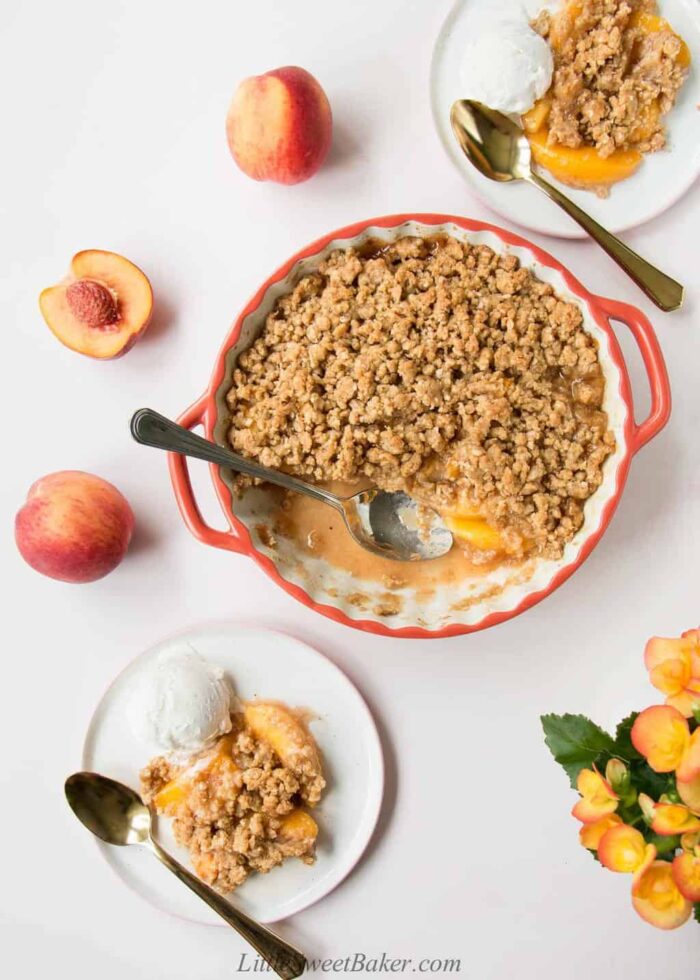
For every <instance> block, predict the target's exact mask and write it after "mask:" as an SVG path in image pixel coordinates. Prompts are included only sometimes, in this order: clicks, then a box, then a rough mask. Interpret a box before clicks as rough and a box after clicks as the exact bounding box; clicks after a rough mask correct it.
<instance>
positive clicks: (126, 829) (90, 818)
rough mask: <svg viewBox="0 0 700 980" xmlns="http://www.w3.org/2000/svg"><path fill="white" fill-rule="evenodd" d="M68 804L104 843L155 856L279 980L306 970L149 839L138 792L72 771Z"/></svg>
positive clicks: (299, 957) (294, 954)
mask: <svg viewBox="0 0 700 980" xmlns="http://www.w3.org/2000/svg"><path fill="white" fill-rule="evenodd" d="M65 791H66V799H67V800H68V803H69V805H70V808H71V810H72V811H73V813H74V814H75V815H76V817H77V818H78V820H80V822H81V823H82V824H84V826H86V827H87V829H88V830H89V831H91V832H92V833H93V834H95V836H96V837H99V838H100V840H103V841H105V843H107V844H117V845H120V846H121V845H125V844H136V845H138V846H140V847H145V848H146V849H147V850H149V851H150V852H151V854H155V856H156V857H157V858H158V860H159V861H161V862H162V863H163V864H164V865H165V867H166V868H167V869H168V870H169V871H172V873H173V874H174V875H175V877H176V878H179V879H180V881H182V882H183V883H184V884H185V885H187V887H188V888H191V889H192V891H193V892H194V893H195V895H198V896H199V897H200V898H201V899H202V900H203V901H205V902H206V903H207V905H208V906H209V907H210V908H212V909H213V910H214V911H215V912H217V913H218V914H219V915H220V916H221V918H222V919H224V921H225V922H227V923H228V925H230V926H231V927H232V928H233V929H235V930H236V932H237V933H238V934H239V935H240V936H242V937H243V938H244V939H245V940H247V942H249V943H250V945H251V946H252V947H253V948H254V949H255V950H256V951H257V952H258V953H259V954H260V955H261V956H262V958H263V959H264V960H265V962H266V963H268V964H269V965H270V967H271V968H272V969H273V970H274V971H275V973H276V974H277V976H279V977H282V978H283V980H294V978H295V977H299V976H301V974H302V973H303V972H304V970H305V968H306V957H305V956H304V954H303V953H300V952H299V950H298V949H296V948H295V947H294V946H291V945H290V944H289V943H287V942H285V940H284V939H280V938H279V936H276V935H275V934H274V933H273V932H270V930H269V929H266V928H265V926H263V925H260V923H258V922H255V921H254V920H253V919H250V918H249V917H248V916H247V915H245V914H244V913H243V912H239V911H238V910H237V909H235V908H233V906H232V905H230V904H229V902H227V901H226V899H225V898H223V897H222V896H221V895H219V894H218V893H217V892H215V891H214V889H213V888H210V887H209V885H205V884H204V882H203V881H200V879H199V878H197V877H195V875H193V874H190V872H189V871H188V870H187V869H186V868H183V866H182V865H181V864H179V863H178V862H177V861H176V860H175V858H173V857H171V856H170V855H169V854H168V853H167V852H166V851H164V850H163V848H162V847H161V846H160V844H159V843H158V842H157V841H155V840H154V839H153V836H152V830H151V812H150V810H149V809H148V807H147V806H146V804H145V803H144V802H143V801H142V800H141V797H140V796H138V794H137V793H135V792H134V791H133V789H130V788H129V787H128V786H125V785H124V784H123V783H118V782H117V781H116V780H114V779H109V778H108V777H107V776H100V775H99V774H98V773H96V772H76V773H74V775H72V776H69V777H68V779H67V780H66V785H65Z"/></svg>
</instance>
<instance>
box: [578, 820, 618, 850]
mask: <svg viewBox="0 0 700 980" xmlns="http://www.w3.org/2000/svg"><path fill="white" fill-rule="evenodd" d="M621 823H622V820H621V819H620V817H618V815H617V814H616V813H609V814H608V816H607V817H602V818H601V819H600V820H596V822H595V823H586V824H584V825H583V827H581V829H580V830H579V832H578V839H579V840H580V841H581V843H582V844H583V846H584V847H585V848H587V849H588V850H589V851H597V850H598V845H599V844H600V841H601V839H602V837H603V835H604V834H606V833H607V832H608V831H609V830H610V828H611V827H617V826H618V824H621Z"/></svg>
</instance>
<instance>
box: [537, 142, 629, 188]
mask: <svg viewBox="0 0 700 980" xmlns="http://www.w3.org/2000/svg"><path fill="white" fill-rule="evenodd" d="M527 138H528V140H529V141H530V147H531V149H532V158H533V160H534V161H535V163H538V164H539V165H540V166H541V167H544V168H545V169H546V170H548V171H549V172H550V173H551V174H552V175H553V176H554V177H556V178H557V180H560V181H561V182H562V183H564V184H571V185H572V186H573V187H607V186H608V185H610V184H615V183H617V182H618V181H620V180H625V179H626V178H627V177H630V176H631V175H632V174H633V173H634V172H635V170H636V169H637V167H638V166H639V164H640V163H641V162H642V154H641V153H638V152H637V151H636V150H615V152H614V153H611V154H610V156H608V157H601V156H599V154H598V153H597V151H596V150H595V149H594V147H592V146H579V147H575V148H573V147H569V146H560V145H559V144H550V143H548V142H547V130H546V129H541V130H540V131H539V132H537V133H528V137H527Z"/></svg>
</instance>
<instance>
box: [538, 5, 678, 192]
mask: <svg viewBox="0 0 700 980" xmlns="http://www.w3.org/2000/svg"><path fill="white" fill-rule="evenodd" d="M534 27H535V29H536V30H537V31H538V32H539V33H540V34H541V35H542V36H543V37H545V38H546V40H547V41H548V43H549V45H550V47H551V49H552V53H553V56H554V75H553V79H552V84H551V86H550V88H549V91H548V92H547V93H546V94H545V95H544V96H543V98H542V99H540V100H539V101H538V102H536V103H535V105H534V106H533V107H532V109H530V110H529V112H527V113H526V114H525V115H524V116H523V125H524V127H525V131H526V133H528V137H529V140H530V145H531V147H532V155H533V158H534V160H535V161H536V162H537V163H539V164H540V165H541V166H543V167H545V168H546V169H547V170H549V171H550V173H552V174H553V175H554V176H555V177H556V178H557V179H558V180H561V181H562V182H563V183H566V184H570V185H571V186H573V187H580V188H584V189H587V190H594V191H595V192H596V193H598V194H599V195H600V196H605V195H606V194H607V193H608V191H609V188H610V186H611V185H612V184H614V183H617V182H618V181H620V180H624V179H625V178H627V177H629V176H631V174H633V173H634V172H635V171H636V170H637V168H638V167H639V165H640V163H641V162H642V158H643V155H644V154H645V153H653V152H655V151H656V150H660V149H661V148H662V147H663V146H665V144H666V134H665V129H664V117H665V116H666V114H667V113H668V112H669V111H670V110H671V108H672V107H673V105H674V103H675V101H676V97H677V96H678V92H679V91H680V88H681V86H682V85H683V82H684V81H685V78H686V76H687V74H688V67H689V65H690V52H689V50H688V46H687V45H686V44H685V42H684V41H683V39H682V38H681V37H679V36H678V35H677V34H676V33H675V32H674V31H673V29H672V28H671V26H670V25H669V24H668V23H667V21H665V20H664V19H663V18H662V17H660V16H659V14H658V11H657V6H656V3H655V0H568V2H566V3H565V4H564V6H563V8H562V9H561V10H560V11H559V12H558V13H557V14H555V15H551V14H550V13H549V12H548V11H543V12H542V13H541V14H540V15H539V16H538V18H537V19H536V21H535V23H534Z"/></svg>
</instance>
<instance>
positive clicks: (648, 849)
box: [598, 823, 656, 874]
mask: <svg viewBox="0 0 700 980" xmlns="http://www.w3.org/2000/svg"><path fill="white" fill-rule="evenodd" d="M655 857H656V848H655V847H654V845H653V844H647V842H646V841H645V840H644V836H643V834H641V833H640V832H639V831H638V830H637V829H636V828H635V827H629V826H628V825H627V824H625V823H621V824H619V825H618V826H616V827H611V828H610V830H608V831H607V832H606V833H605V834H603V836H602V838H601V840H600V842H599V844H598V858H599V859H600V863H601V864H602V865H603V867H605V868H607V869H608V871H618V872H621V873H627V874H633V873H634V872H635V871H638V870H639V869H640V868H641V867H643V866H644V865H645V864H646V863H648V862H649V861H650V860H651V861H653V860H654V858H655Z"/></svg>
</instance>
